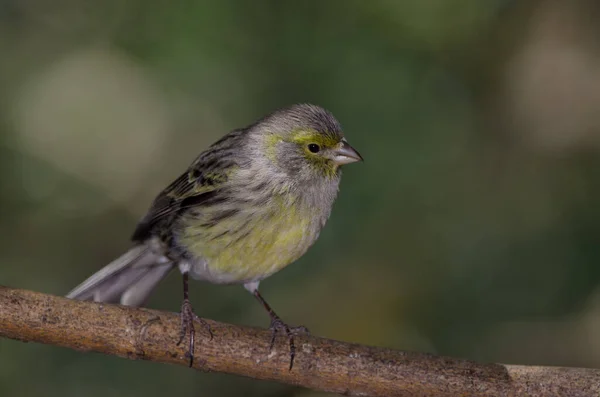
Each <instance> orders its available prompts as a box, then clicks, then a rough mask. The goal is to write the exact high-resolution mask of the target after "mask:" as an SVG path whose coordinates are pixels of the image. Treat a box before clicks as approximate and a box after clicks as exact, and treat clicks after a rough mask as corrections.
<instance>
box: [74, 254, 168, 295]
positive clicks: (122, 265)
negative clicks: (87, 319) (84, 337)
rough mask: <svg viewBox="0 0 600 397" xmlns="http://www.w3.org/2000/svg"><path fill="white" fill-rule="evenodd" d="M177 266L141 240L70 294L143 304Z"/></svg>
mask: <svg viewBox="0 0 600 397" xmlns="http://www.w3.org/2000/svg"><path fill="white" fill-rule="evenodd" d="M172 268H173V263H172V262H170V261H167V260H166V258H165V257H163V256H161V255H159V254H156V253H155V252H154V251H153V250H151V249H150V248H149V247H148V246H147V245H145V244H140V245H136V246H135V247H133V248H131V249H130V250H129V251H127V252H126V253H125V254H123V255H121V256H120V257H119V258H117V259H115V260H114V261H112V262H111V263H109V264H108V265H106V266H105V267H104V268H102V269H101V270H100V271H98V272H97V273H94V274H93V275H92V276H90V277H89V278H88V279H87V280H85V281H84V282H83V283H81V284H80V285H79V286H77V287H76V288H75V289H73V290H72V291H71V292H69V294H68V295H67V298H71V299H79V300H94V301H96V302H115V303H116V302H120V303H122V304H125V305H130V306H139V305H141V304H142V303H143V302H144V301H145V300H146V299H147V298H148V296H149V295H150V293H151V292H152V290H153V289H154V287H156V285H157V284H158V282H159V281H160V280H162V279H163V278H164V277H165V276H166V275H167V274H168V273H169V271H170V270H171V269H172Z"/></svg>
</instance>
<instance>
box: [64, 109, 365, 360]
mask: <svg viewBox="0 0 600 397" xmlns="http://www.w3.org/2000/svg"><path fill="white" fill-rule="evenodd" d="M358 161H363V158H362V157H361V155H360V154H359V153H358V151H356V150H355V149H354V148H353V147H352V146H351V145H350V144H349V143H348V142H347V140H346V138H345V136H344V133H343V132H342V128H341V125H340V123H339V122H338V120H337V119H336V118H335V117H334V116H333V114H332V113H331V112H329V111H328V110H325V109H324V108H322V107H320V106H317V105H312V104H307V103H303V104H295V105H291V106H288V107H284V108H281V109H278V110H276V111H274V112H272V113H270V114H268V115H266V116H264V117H263V118H261V119H259V120H257V121H256V122H254V123H252V124H250V125H248V126H247V127H245V128H240V129H235V130H233V131H231V132H229V133H227V134H226V135H224V136H223V137H222V138H221V139H219V140H218V141H216V142H215V143H214V144H212V145H211V146H209V147H208V148H207V149H206V150H205V151H203V152H202V153H200V155H199V156H198V157H197V158H196V159H195V160H194V161H193V162H192V163H191V165H190V166H189V167H188V169H187V170H186V171H185V172H183V173H182V174H181V175H180V176H179V177H178V178H177V179H175V180H174V181H173V182H172V183H171V184H170V185H168V186H167V187H166V188H165V189H164V190H163V191H162V192H160V193H159V194H158V196H157V197H156V198H155V199H154V201H153V202H152V204H151V205H150V208H149V210H148V211H147V213H146V215H144V216H143V217H142V218H141V220H140V221H139V223H138V224H137V227H136V228H135V231H134V233H133V235H132V238H131V240H132V246H131V248H130V249H129V250H128V251H127V252H125V253H124V254H123V255H122V256H120V257H118V258H117V259H115V260H114V261H113V262H111V263H109V264H108V265H106V266H105V267H104V268H102V269H101V270H99V271H98V272H96V273H94V274H93V275H92V276H90V277H89V278H88V279H86V280H85V281H83V282H82V283H81V284H80V285H79V286H77V287H76V288H75V289H73V290H72V291H71V292H70V293H69V294H68V295H67V298H71V299H78V300H91V301H96V302H109V303H120V304H122V305H129V306H142V305H144V304H145V302H146V300H147V298H148V297H149V296H150V293H151V292H152V291H153V289H154V288H155V287H156V286H157V285H158V283H159V282H160V281H161V280H162V279H163V278H165V277H166V276H167V275H168V274H169V273H170V272H171V270H173V269H175V268H178V269H179V271H180V272H181V274H182V279H183V301H182V304H181V311H180V318H181V332H180V339H179V341H178V343H177V345H179V344H181V343H182V342H183V340H185V337H186V336H189V346H188V351H187V353H186V356H188V357H189V364H190V366H192V365H193V360H194V344H195V327H194V321H198V322H200V323H202V324H203V325H204V326H205V327H206V329H207V331H208V333H209V334H210V337H211V338H212V336H213V334H212V330H211V329H210V327H209V326H208V324H207V323H206V322H205V321H204V320H202V319H201V318H200V317H198V316H197V315H196V314H195V312H194V310H193V307H192V304H191V302H190V299H189V292H188V291H189V287H188V284H189V278H190V277H191V278H193V279H195V280H201V281H206V282H210V283H214V284H241V285H243V286H244V287H245V288H246V290H248V291H249V292H250V293H251V294H252V295H253V296H254V297H255V298H256V299H257V300H258V301H259V302H260V303H261V305H262V306H263V307H264V309H265V310H266V311H267V312H268V314H269V316H270V319H271V323H270V327H269V328H270V330H271V331H272V338H271V345H270V346H271V349H272V348H273V344H274V342H275V338H276V336H277V335H278V334H279V333H281V334H285V335H286V336H287V338H288V340H289V349H290V366H289V369H290V370H292V367H293V364H294V357H295V344H294V335H297V334H299V333H302V332H308V330H307V329H306V328H305V327H291V326H289V325H288V324H287V323H285V322H283V321H282V320H281V318H280V317H279V316H278V315H277V314H276V313H275V311H274V310H273V309H272V308H271V306H270V305H269V304H268V303H267V301H266V300H265V299H264V298H263V297H262V295H261V294H260V292H259V289H258V287H259V284H260V282H261V281H262V280H264V279H266V278H267V277H269V276H271V275H273V274H274V273H276V272H278V271H279V270H281V269H283V268H284V267H286V266H287V265H289V264H290V263H292V262H294V261H296V260H297V259H298V258H300V257H301V256H302V255H304V253H305V252H306V251H307V250H308V249H309V248H310V247H311V246H312V245H313V243H315V241H316V240H317V238H318V237H319V233H320V232H321V230H322V229H323V227H324V226H325V223H326V222H327V220H328V219H329V217H330V214H331V211H332V207H333V204H334V201H335V200H336V197H337V195H338V190H339V185H340V178H341V167H342V166H343V165H346V164H350V163H354V162H358Z"/></svg>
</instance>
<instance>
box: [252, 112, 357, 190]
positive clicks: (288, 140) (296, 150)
mask: <svg viewBox="0 0 600 397" xmlns="http://www.w3.org/2000/svg"><path fill="white" fill-rule="evenodd" d="M254 128H255V129H257V130H259V131H261V135H262V139H261V141H262V145H264V148H265V153H266V158H267V159H268V161H270V162H272V163H273V164H274V165H275V166H276V167H278V168H279V169H280V170H283V171H285V173H286V174H288V175H290V176H291V177H293V178H297V179H298V180H311V179H315V178H337V177H338V175H339V168H340V166H342V165H344V164H349V163H354V162H356V161H362V157H361V156H360V154H359V153H358V152H357V151H356V150H355V149H354V148H352V146H350V144H348V142H346V139H345V138H344V134H343V133H342V129H341V126H340V124H339V122H338V121H337V120H336V119H335V117H333V115H332V114H331V113H330V112H328V111H327V110H325V109H323V108H321V107H318V106H315V105H309V104H301V105H294V106H291V107H289V108H285V109H281V110H278V111H276V112H274V113H272V114H271V115H269V116H267V117H266V118H264V119H262V120H260V121H259V122H258V123H257V124H256V125H255V126H254Z"/></svg>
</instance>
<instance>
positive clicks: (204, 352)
mask: <svg viewBox="0 0 600 397" xmlns="http://www.w3.org/2000/svg"><path fill="white" fill-rule="evenodd" d="M207 321H208V322H209V324H210V325H211V327H212V329H213V332H214V339H213V340H210V339H209V338H208V336H207V335H203V332H204V328H203V327H200V326H198V327H197V329H198V334H197V342H196V353H195V357H196V359H195V361H194V363H195V364H194V368H196V369H198V370H201V371H216V372H225V373H230V374H237V375H243V376H247V377H251V378H255V379H264V380H271V381H277V382H283V383H288V384H292V385H298V386H303V387H307V388H311V389H316V390H323V391H330V392H336V393H341V394H346V395H353V396H354V395H356V396H359V395H360V396H386V397H387V396H414V395H420V396H422V395H428V396H456V395H463V396H465V395H469V396H514V395H528V396H557V395H569V396H598V395H600V371H599V370H592V369H579V368H557V367H525V366H513V365H501V364H479V363H475V362H471V361H466V360H458V359H453V358H447V357H439V356H433V355H429V354H421V353H412V352H402V351H396V350H390V349H383V348H377V347H369V346H362V345H356V344H350V343H344V342H339V341H335V340H330V339H324V338H319V337H315V336H300V337H297V340H296V344H297V347H298V348H297V356H296V361H295V364H294V369H293V370H292V371H289V370H288V367H289V361H288V360H289V350H288V349H289V346H288V344H287V339H286V340H283V338H279V339H278V341H277V342H276V345H275V347H274V349H273V351H272V352H269V341H270V337H271V334H270V332H269V331H267V330H262V329H256V328H249V327H238V326H233V325H228V324H223V323H218V322H215V321H211V320H207ZM179 327H180V322H179V316H178V315H177V314H175V313H166V312H160V311H155V310H148V309H138V308H131V307H124V306H118V305H108V304H98V303H91V302H80V301H74V300H69V299H65V298H60V297H56V296H51V295H45V294H40V293H36V292H31V291H24V290H17V289H11V288H6V287H1V286H0V336H4V337H7V338H11V339H17V340H21V341H27V342H40V343H47V344H52V345H57V346H63V347H68V348H71V349H75V350H81V351H94V352H99V353H104V354H109V355H115V356H120V357H125V358H129V359H133V360H150V361H156V362H162V363H169V364H178V365H182V366H187V365H188V360H187V359H186V358H185V346H179V347H178V346H176V342H177V340H178V339H179V338H178V336H179V329H180V328H179ZM184 345H185V343H184Z"/></svg>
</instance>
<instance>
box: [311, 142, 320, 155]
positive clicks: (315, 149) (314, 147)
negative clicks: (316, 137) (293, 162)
mask: <svg viewBox="0 0 600 397" xmlns="http://www.w3.org/2000/svg"><path fill="white" fill-rule="evenodd" d="M308 150H310V151H311V153H319V152H320V151H321V146H319V145H317V144H316V143H311V144H309V145H308Z"/></svg>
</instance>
